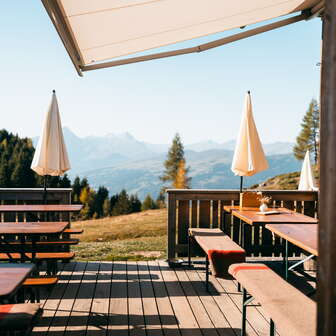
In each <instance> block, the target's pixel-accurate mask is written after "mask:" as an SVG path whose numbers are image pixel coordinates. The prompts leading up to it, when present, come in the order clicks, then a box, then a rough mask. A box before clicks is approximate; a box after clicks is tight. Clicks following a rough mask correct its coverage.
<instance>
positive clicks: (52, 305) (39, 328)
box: [33, 262, 76, 336]
mask: <svg viewBox="0 0 336 336" xmlns="http://www.w3.org/2000/svg"><path fill="white" fill-rule="evenodd" d="M75 266H76V263H75V262H71V263H68V264H64V267H63V269H62V271H61V272H60V273H59V277H60V279H59V281H58V283H57V285H56V286H55V287H53V289H52V291H51V292H50V293H49V295H48V296H47V297H46V299H45V300H42V301H41V308H43V313H42V316H41V317H40V318H39V320H38V321H37V323H36V325H35V327H34V328H33V335H34V336H45V335H47V333H48V330H49V327H50V326H51V325H52V321H53V318H54V315H55V314H56V313H57V309H58V306H59V304H60V303H61V300H62V298H63V295H64V293H65V291H66V288H67V286H68V283H69V280H68V279H69V278H67V279H65V280H64V279H62V276H63V275H68V276H70V275H71V274H72V272H73V270H74V269H75Z"/></svg>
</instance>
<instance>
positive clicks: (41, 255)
mask: <svg viewBox="0 0 336 336" xmlns="http://www.w3.org/2000/svg"><path fill="white" fill-rule="evenodd" d="M9 254H10V256H11V258H12V259H13V260H20V259H21V254H20V253H9ZM25 255H26V257H28V258H30V259H31V258H32V254H31V253H25ZM74 256H75V253H74V252H51V253H49V252H37V253H36V254H35V259H37V260H65V259H72V258H74ZM0 260H2V261H7V260H10V258H9V256H8V254H7V253H0Z"/></svg>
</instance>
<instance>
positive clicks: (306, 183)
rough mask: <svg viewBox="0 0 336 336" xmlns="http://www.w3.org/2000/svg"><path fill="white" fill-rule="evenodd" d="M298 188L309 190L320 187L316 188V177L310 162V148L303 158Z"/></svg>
mask: <svg viewBox="0 0 336 336" xmlns="http://www.w3.org/2000/svg"><path fill="white" fill-rule="evenodd" d="M298 189H299V190H308V191H312V190H317V189H318V188H316V184H315V178H314V175H313V171H312V167H311V164H310V154H309V150H307V152H306V155H305V158H304V160H303V164H302V169H301V175H300V182H299V188H298Z"/></svg>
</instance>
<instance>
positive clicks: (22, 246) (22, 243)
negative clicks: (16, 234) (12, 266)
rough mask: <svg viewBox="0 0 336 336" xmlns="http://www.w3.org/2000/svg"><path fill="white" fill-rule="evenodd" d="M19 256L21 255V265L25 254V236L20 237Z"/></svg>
mask: <svg viewBox="0 0 336 336" xmlns="http://www.w3.org/2000/svg"><path fill="white" fill-rule="evenodd" d="M20 250H21V252H20V254H21V263H24V262H25V252H26V237H25V235H21V236H20Z"/></svg>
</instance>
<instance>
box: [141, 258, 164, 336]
mask: <svg viewBox="0 0 336 336" xmlns="http://www.w3.org/2000/svg"><path fill="white" fill-rule="evenodd" d="M137 264H138V276H139V281H140V289H141V295H142V305H143V312H144V318H145V325H146V333H147V336H163V331H162V326H161V321H160V316H159V311H158V307H157V303H156V299H155V295H154V290H153V285H152V282H151V277H150V274H149V269H148V264H147V262H145V261H143V262H138V263H137Z"/></svg>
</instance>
